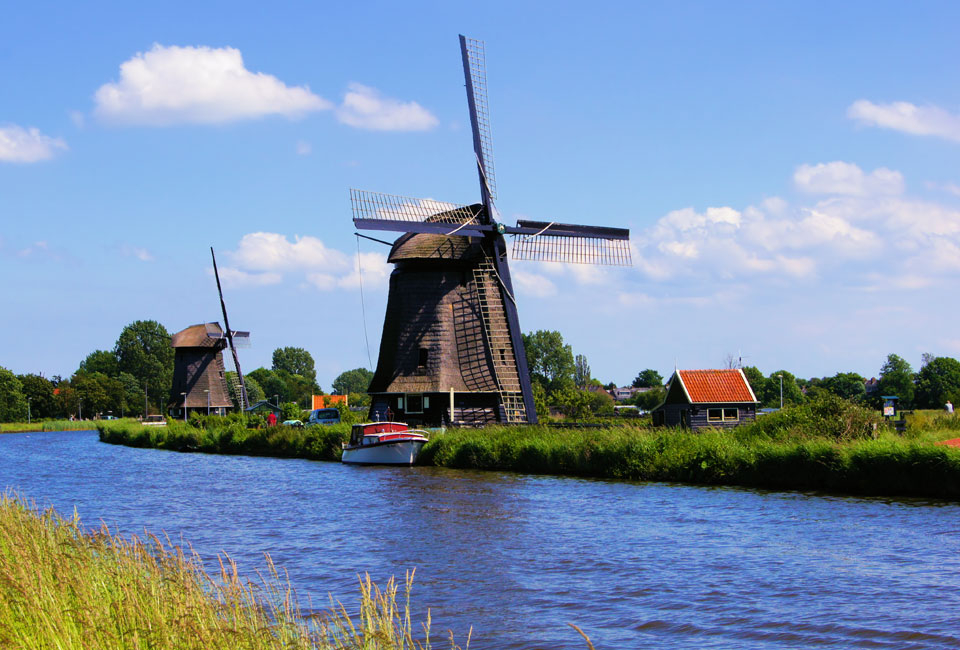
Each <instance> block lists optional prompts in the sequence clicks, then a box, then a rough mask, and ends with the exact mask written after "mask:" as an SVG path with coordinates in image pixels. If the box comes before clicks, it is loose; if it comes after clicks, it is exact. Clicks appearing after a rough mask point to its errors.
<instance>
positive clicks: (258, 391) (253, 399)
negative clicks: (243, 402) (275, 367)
mask: <svg viewBox="0 0 960 650" xmlns="http://www.w3.org/2000/svg"><path fill="white" fill-rule="evenodd" d="M236 376H237V373H236V372H234V371H233V370H228V371H227V372H226V373H225V377H226V380H227V392H228V393H229V394H230V401H231V402H233V407H234V408H238V405H239V404H240V400H239V399H238V398H237V392H236V389H235V388H234V385H233V378H234V377H236ZM243 385H244V386H246V388H247V401H248V402H249V403H250V404H256V403H257V402H259V401H261V400H264V399H266V397H265V395H264V392H263V388H261V386H260V383H259V382H258V381H257V380H256V379H254V378H253V377H251V376H250V375H249V373H248V374H246V375H244V376H243ZM270 399H271V400H273V396H272V395H271V397H270Z"/></svg>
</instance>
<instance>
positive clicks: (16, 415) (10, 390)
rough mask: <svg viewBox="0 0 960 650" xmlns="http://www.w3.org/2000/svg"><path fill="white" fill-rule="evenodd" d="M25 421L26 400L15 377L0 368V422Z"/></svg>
mask: <svg viewBox="0 0 960 650" xmlns="http://www.w3.org/2000/svg"><path fill="white" fill-rule="evenodd" d="M26 419H27V398H26V397H25V396H24V394H23V384H21V383H20V380H19V379H17V376H16V375H14V374H13V373H12V372H10V371H9V370H7V369H6V368H2V367H0V422H21V421H26Z"/></svg>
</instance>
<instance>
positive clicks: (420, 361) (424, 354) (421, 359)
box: [417, 348, 430, 372]
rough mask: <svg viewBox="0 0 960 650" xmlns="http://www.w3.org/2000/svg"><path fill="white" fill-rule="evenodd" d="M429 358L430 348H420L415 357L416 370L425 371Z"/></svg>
mask: <svg viewBox="0 0 960 650" xmlns="http://www.w3.org/2000/svg"><path fill="white" fill-rule="evenodd" d="M429 358H430V350H429V349H427V348H420V355H419V356H418V357H417V370H418V371H419V372H426V370H427V360H428V359H429Z"/></svg>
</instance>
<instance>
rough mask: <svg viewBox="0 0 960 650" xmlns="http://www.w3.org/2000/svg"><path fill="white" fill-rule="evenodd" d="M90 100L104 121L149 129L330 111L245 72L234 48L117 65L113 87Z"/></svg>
mask: <svg viewBox="0 0 960 650" xmlns="http://www.w3.org/2000/svg"><path fill="white" fill-rule="evenodd" d="M95 100H96V109H95V112H96V113H97V115H98V116H99V117H101V118H102V119H104V120H106V121H109V122H115V123H119V124H146V125H152V126H165V125H171V124H183V123H194V124H216V123H222V122H233V121H237V120H245V119H253V118H258V117H263V116H266V115H283V116H285V117H288V118H294V117H299V116H302V115H303V114H305V113H308V112H310V111H319V110H325V109H329V108H332V104H331V103H330V102H328V101H327V100H325V99H323V98H322V97H319V96H317V95H315V94H313V93H312V92H310V89H309V88H307V87H306V86H296V87H290V86H287V85H286V84H284V83H283V82H282V81H280V80H279V79H277V78H276V77H274V76H272V75H269V74H264V73H262V72H251V71H249V70H247V69H246V67H245V66H244V63H243V56H242V55H241V53H240V50H237V49H235V48H232V47H223V48H212V47H190V46H187V47H178V46H169V47H165V46H163V45H159V44H155V45H154V46H153V48H152V49H151V50H150V51H149V52H140V53H137V54H136V55H135V56H134V57H133V58H131V59H129V60H128V61H125V62H123V63H122V64H121V65H120V79H119V81H116V82H111V83H107V84H104V85H103V86H101V87H100V88H99V89H98V90H97V92H96V95H95Z"/></svg>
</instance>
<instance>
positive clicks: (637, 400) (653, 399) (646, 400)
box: [633, 386, 667, 411]
mask: <svg viewBox="0 0 960 650" xmlns="http://www.w3.org/2000/svg"><path fill="white" fill-rule="evenodd" d="M666 396H667V390H666V389H665V388H664V387H663V386H657V387H655V388H651V389H650V390H645V391H643V392H642V393H637V394H636V395H634V396H633V403H634V404H636V405H637V406H638V407H640V408H642V409H643V410H644V411H649V410H651V409H654V408H656V407H657V406H659V405H660V403H661V402H663V400H664V398H665V397H666Z"/></svg>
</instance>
